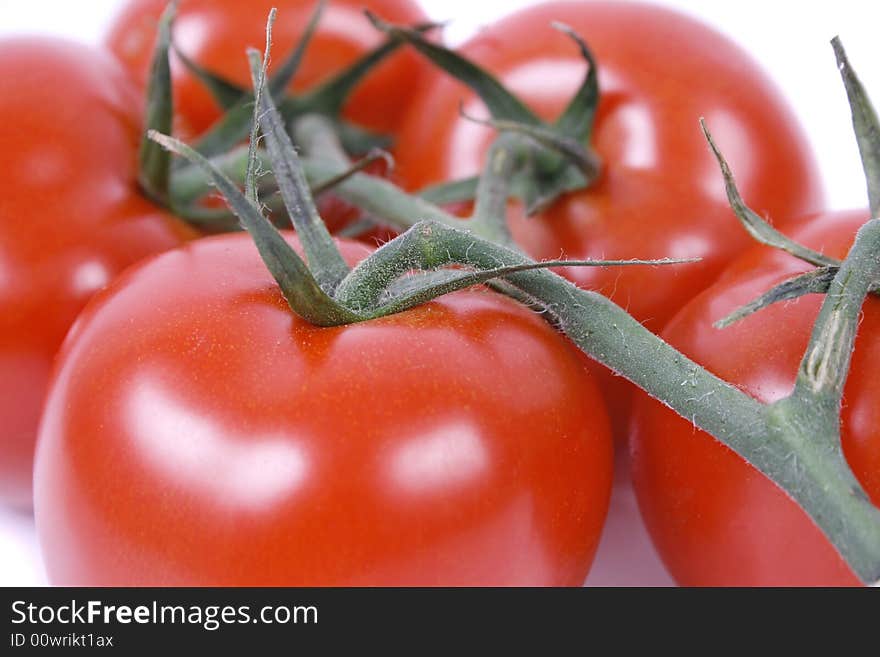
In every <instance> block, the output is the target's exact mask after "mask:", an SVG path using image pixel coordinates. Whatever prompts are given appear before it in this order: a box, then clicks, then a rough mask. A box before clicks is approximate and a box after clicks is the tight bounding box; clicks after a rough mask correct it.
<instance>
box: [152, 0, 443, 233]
mask: <svg viewBox="0 0 880 657" xmlns="http://www.w3.org/2000/svg"><path fill="white" fill-rule="evenodd" d="M176 5H177V3H176V2H172V3H170V4H169V5H168V6H167V7H166V9H165V11H164V12H163V14H162V18H161V19H160V23H159V31H158V37H157V41H156V46H155V48H154V53H153V60H152V65H151V73H150V76H149V80H148V87H147V112H146V119H145V129H144V132H143V138H142V141H141V151H140V168H139V176H138V181H139V184H140V186H141V188H142V190H143V191H144V193H145V194H146V195H147V196H148V197H149V198H151V199H152V200H154V201H155V202H157V203H159V204H160V205H163V206H164V207H167V208H169V209H171V210H172V211H173V212H174V213H175V214H177V215H178V216H180V217H182V218H184V219H186V220H187V221H189V222H190V223H193V224H194V225H196V226H198V227H200V228H203V229H205V230H208V231H211V232H219V231H224V232H225V231H229V230H236V229H237V227H238V223H237V219H236V218H235V216H234V215H232V214H230V213H229V212H228V211H226V210H218V209H214V208H207V207H205V206H203V205H200V204H199V203H198V201H199V200H200V195H199V194H193V193H192V190H193V186H192V185H190V186H189V187H187V186H185V185H184V186H181V185H177V184H175V179H176V178H178V177H183V178H185V179H186V178H189V179H193V178H194V177H197V175H198V174H197V172H196V171H195V170H194V169H197V168H196V167H193V166H192V163H189V162H186V161H185V160H174V159H173V158H172V155H173V154H172V153H171V152H170V151H168V150H167V149H165V148H163V147H162V146H160V145H159V144H158V143H156V142H155V141H153V140H152V139H150V138H149V136H148V133H149V131H151V130H152V131H155V132H157V133H160V134H171V127H172V119H173V112H174V106H173V94H172V81H171V71H170V63H169V61H170V58H169V56H170V52H171V51H172V50H173V51H174V52H175V54H176V55H177V56H178V58H179V59H180V61H181V62H182V63H183V65H184V66H185V67H186V68H187V69H188V70H189V71H190V72H191V73H192V74H193V75H194V76H195V77H196V78H197V79H198V80H199V81H200V82H201V83H202V84H204V85H205V87H206V88H207V89H208V90H209V91H210V92H211V94H212V96H213V97H214V99H215V100H216V101H217V103H218V104H219V105H220V107H221V108H222V109H223V110H224V114H223V115H222V116H221V117H220V118H219V119H218V120H217V122H216V123H215V124H214V125H213V126H212V127H211V128H210V129H209V130H208V131H207V132H206V133H205V134H204V135H202V136H201V137H200V138H199V140H198V142H197V143H196V144H195V145H194V148H195V149H196V150H197V151H198V152H199V153H200V154H202V155H204V156H205V157H209V158H215V157H216V158H221V159H225V161H226V162H228V163H230V164H231V166H230V167H226V168H225V171H226V173H227V175H230V176H232V177H233V178H234V179H236V180H239V181H243V174H244V170H243V168H242V167H241V166H240V163H239V162H238V161H237V160H236V157H235V155H234V154H235V153H236V152H240V151H237V149H236V147H237V146H238V145H239V144H240V143H241V142H242V141H244V140H246V138H247V136H248V132H249V131H250V130H251V127H252V125H253V117H252V114H253V111H252V108H253V103H254V96H253V93H252V92H251V91H250V90H248V89H243V88H241V87H239V86H237V85H236V84H234V83H232V82H230V81H229V80H226V79H225V78H223V77H222V76H220V75H218V74H215V73H213V72H211V71H209V70H207V69H205V68H203V67H201V66H199V64H198V63H196V62H194V61H193V60H192V59H191V58H189V57H187V56H186V55H185V54H184V53H182V52H181V51H180V49H179V48H177V47H176V46H175V44H174V40H173V34H172V29H173V22H174V17H175V11H176ZM325 6H326V0H321V1H320V2H318V3H317V5H316V7H315V10H314V12H313V13H312V15H311V18H310V20H309V23H308V25H307V27H306V29H305V31H304V33H303V36H302V38H301V39H300V41H299V42H298V43H297V45H296V47H295V48H294V49H293V51H292V52H291V53H290V54H289V55H288V56H287V57H286V58H285V59H284V61H283V62H282V63H281V65H280V66H279V68H278V70H277V72H276V73H275V74H273V75H272V76H271V78H269V79H267V81H266V87H267V93H270V94H271V95H272V96H273V98H275V99H276V102H277V106H278V112H279V113H280V115H281V117H282V120H283V123H284V124H285V125H287V124H290V123H291V122H293V121H294V120H296V119H297V118H298V117H301V116H304V115H320V116H323V117H326V118H327V120H328V121H330V122H331V124H332V125H333V128H334V131H335V132H336V134H337V135H338V136H339V139H340V140H341V142H342V143H343V145H344V147H345V149H346V151H347V152H348V153H351V154H353V155H365V157H366V158H367V159H366V161H365V162H363V163H362V164H361V165H360V166H366V165H367V164H368V163H369V162H371V161H374V160H376V159H378V157H379V154H378V153H379V151H381V150H382V148H383V147H385V146H387V145H388V144H389V143H390V139H389V138H388V137H387V136H385V135H380V134H374V133H372V132H370V131H368V130H366V129H364V128H361V127H359V126H357V125H354V124H352V123H350V122H348V121H346V120H345V119H343V118H342V117H341V112H342V108H343V106H344V104H345V103H346V101H347V99H348V97H349V96H350V95H351V93H352V92H353V91H354V90H355V88H356V87H357V85H358V84H359V83H360V82H361V81H362V80H363V79H364V77H365V76H366V75H367V74H368V73H369V72H370V71H371V70H373V69H374V68H375V67H376V66H377V65H378V64H380V63H381V62H382V61H383V60H385V59H386V58H387V57H388V56H389V55H391V54H392V53H393V52H394V51H395V50H397V49H398V48H399V47H400V46H401V45H402V44H403V41H402V40H401V39H399V38H397V37H389V38H388V39H386V40H385V42H384V43H382V44H381V45H379V46H377V47H376V48H374V49H373V50H371V51H369V52H368V53H366V54H365V55H363V56H362V57H361V58H359V59H358V60H356V61H355V62H353V63H352V64H350V65H349V66H348V67H346V68H345V69H343V70H342V71H340V72H339V73H337V74H336V75H334V76H333V77H331V78H330V79H329V80H327V81H325V82H323V83H321V84H320V85H318V86H317V87H315V88H313V89H311V90H308V91H307V92H305V93H302V94H297V95H293V94H290V93H287V91H286V89H287V87H288V86H289V84H290V82H291V81H292V79H293V78H294V76H295V75H296V73H297V71H298V69H299V66H300V63H301V61H302V59H303V55H304V54H305V52H306V50H307V48H308V46H309V44H310V42H311V40H312V37H313V35H314V33H315V30H316V28H317V26H318V23H319V21H320V19H321V16H322V14H323V11H324V8H325ZM435 27H437V25H436V24H435V23H422V24H418V25H414V26H413V27H412V28H411V29H412V30H413V31H414V32H416V33H419V34H421V33H425V32H428V31H430V30H432V29H434V28H435ZM382 157H383V158H384V157H385V156H382ZM220 166H221V167H223V164H222V163H221V164H220ZM181 188H183V189H186V190H187V191H188V192H189V193H186V194H182V195H181V194H178V191H179V190H180V189H181ZM200 191H201V192H202V193H204V186H203V185H202V187H201V190H200ZM270 209H271V210H275V211H276V212H275V214H278V213H279V212H280V211H283V209H284V208H283V206H280V205H278V204H277V203H276V204H275V205H274V206H271V207H270Z"/></svg>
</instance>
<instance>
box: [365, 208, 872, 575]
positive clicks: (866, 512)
mask: <svg viewBox="0 0 880 657" xmlns="http://www.w3.org/2000/svg"><path fill="white" fill-rule="evenodd" d="M878 225H880V222H878ZM872 234H873V233H872ZM420 235H425V231H424V229H423V230H422V231H421V233H420ZM418 237H419V235H414V236H413V239H417V238H418ZM427 237H429V238H430V241H429V242H427V243H426V244H424V245H422V246H421V247H420V248H411V249H410V250H409V253H410V254H418V255H421V256H422V261H421V263H420V266H422V267H425V268H433V267H439V266H442V265H444V264H452V263H463V264H467V265H470V266H473V267H476V268H480V269H488V268H498V267H508V266H515V265H518V264H526V263H528V262H530V260H529V259H528V258H526V257H525V256H523V255H522V254H520V253H518V252H516V251H514V250H512V249H508V248H505V247H502V246H500V245H497V244H494V243H492V242H489V241H487V240H483V239H480V238H478V237H476V236H474V235H473V234H468V233H465V232H463V231H459V230H450V229H444V227H442V226H440V225H437V226H435V227H433V230H432V231H430V232H429V233H428V234H427ZM877 239H878V240H880V237H878V238H877ZM871 241H872V246H873V245H874V240H873V239H872V240H871ZM865 249H866V251H867V247H865ZM408 264H409V265H411V266H412V265H414V264H415V263H412V262H410V263H408ZM854 266H855V265H854ZM505 278H506V280H507V281H509V282H510V283H512V284H514V285H516V286H517V287H518V288H519V289H521V290H522V291H523V292H525V293H526V294H528V295H529V296H530V297H532V298H534V299H538V300H540V301H541V302H542V304H543V306H544V308H545V309H546V311H547V312H548V313H550V314H551V315H552V317H553V318H554V319H555V324H556V325H557V326H558V327H559V328H560V329H561V330H562V331H563V332H564V333H565V334H566V335H567V336H568V337H569V338H570V339H571V340H572V341H573V342H574V343H575V344H576V345H577V346H578V347H580V348H581V349H582V350H583V351H584V352H585V353H587V354H589V355H590V356H591V357H592V358H594V359H595V360H598V361H599V362H601V363H602V364H604V365H605V366H607V367H608V368H609V369H611V370H612V371H614V372H616V373H617V374H619V375H621V376H624V377H625V378H627V379H629V380H630V381H632V382H633V383H635V384H636V385H638V386H639V387H640V388H642V389H643V390H645V391H646V392H647V393H648V394H650V395H651V396H653V397H655V398H657V399H659V400H662V401H663V403H665V404H667V405H668V406H670V407H671V408H672V409H673V410H675V411H676V412H677V413H679V414H680V415H681V416H683V417H684V418H686V419H688V420H690V421H691V422H693V424H694V425H695V426H697V427H699V428H701V429H703V430H704V431H707V432H709V433H710V434H712V435H713V436H715V438H716V439H718V440H719V441H720V442H721V443H723V444H725V445H727V446H728V447H730V448H731V449H733V450H734V451H735V452H737V453H738V454H739V455H740V456H742V457H743V458H744V459H745V460H746V461H748V462H749V463H751V464H752V465H753V466H754V467H755V468H756V469H757V470H759V471H760V472H762V473H763V474H764V475H766V476H767V477H768V478H769V479H770V480H772V481H773V482H775V483H776V484H777V485H778V486H780V487H781V488H782V489H783V490H785V491H786V492H787V493H788V494H789V495H790V496H791V497H792V498H793V499H794V500H795V501H796V502H797V503H798V504H799V505H800V506H801V508H803V509H804V510H805V511H806V513H807V514H808V515H809V516H810V517H811V518H812V519H813V521H814V522H815V523H816V524H817V525H818V526H819V527H820V528H821V529H822V530H823V531H824V532H825V534H826V536H827V537H828V538H829V540H830V541H831V543H832V544H833V545H834V546H835V547H836V548H837V550H838V551H839V552H840V553H841V555H842V556H843V557H844V558H845V559H846V560H847V562H848V563H849V564H850V567H851V568H852V569H853V571H854V572H855V573H856V574H857V575H858V576H859V577H860V578H861V579H862V581H864V582H867V583H875V582H878V581H880V510H878V509H877V508H876V507H875V506H873V505H872V504H871V502H870V500H869V499H868V497H867V495H866V494H865V492H864V490H863V489H862V487H861V486H860V484H859V482H858V480H857V479H856V478H855V477H854V476H853V474H852V471H851V470H850V469H849V467H848V465H847V464H846V461H845V459H844V458H843V454H842V451H841V449H840V443H839V441H835V440H832V439H831V437H832V436H833V435H835V433H834V432H832V433H831V434H829V433H828V432H829V428H828V427H823V426H817V425H816V423H815V422H813V421H812V420H813V415H814V414H813V412H812V411H811V409H810V408H809V405H807V404H802V403H798V402H797V400H796V399H795V398H792V399H790V400H786V402H784V403H779V404H774V405H771V406H766V405H764V404H761V403H760V402H758V401H756V400H755V399H753V398H752V397H750V396H749V395H747V394H745V393H744V392H742V391H741V390H740V389H739V388H737V387H735V386H732V385H730V384H729V383H727V382H725V381H723V380H721V379H719V378H718V377H716V376H714V375H713V374H711V373H710V372H708V371H707V370H705V369H704V368H703V367H701V366H700V365H698V364H697V363H695V362H694V361H692V360H690V359H689V358H687V357H686V356H684V355H682V354H681V353H679V352H678V351H676V350H675V349H674V348H673V347H671V346H670V345H669V344H667V343H666V342H664V341H663V340H662V339H661V338H659V337H658V336H656V335H654V334H653V333H651V332H650V331H648V330H647V329H645V328H644V327H643V326H642V325H641V324H640V323H639V322H637V321H636V320H635V319H633V318H632V317H631V316H630V315H629V314H628V313H627V312H626V311H625V310H623V309H622V308H620V307H619V306H617V305H615V304H614V303H613V302H612V301H610V300H609V299H607V298H606V297H604V296H602V295H600V294H598V293H596V292H591V291H588V290H582V289H580V288H578V287H576V286H575V285H573V284H572V283H570V282H568V281H566V280H565V279H563V278H561V277H560V276H558V275H556V274H554V273H552V272H549V271H546V270H537V271H527V272H521V273H515V274H510V275H508V276H506V277H505ZM362 284H363V282H362ZM377 284H382V282H381V281H377ZM866 291H867V288H866V287H865V286H863V285H862V286H859V287H858V289H857V290H854V291H853V292H854V294H855V295H856V296H857V295H858V294H859V293H861V294H862V296H864V293H866ZM835 417H836V416H835ZM817 433H821V434H822V435H823V436H825V437H826V439H825V440H818V439H817Z"/></svg>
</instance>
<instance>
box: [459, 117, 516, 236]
mask: <svg viewBox="0 0 880 657" xmlns="http://www.w3.org/2000/svg"><path fill="white" fill-rule="evenodd" d="M511 137H512V136H511V135H509V134H502V135H501V136H500V137H498V139H496V140H495V141H494V142H493V143H492V146H491V147H490V148H489V152H488V153H487V154H486V165H485V166H484V167H483V173H482V175H481V176H480V178H479V182H478V183H477V193H476V204H475V205H474V213H473V216H472V217H471V221H470V229H471V230H472V231H473V232H474V233H475V234H477V235H480V236H481V237H485V238H486V239H489V240H492V241H494V242H498V243H499V244H504V245H506V246H511V247H512V246H514V241H513V236H512V235H511V234H510V227H509V226H508V225H507V200H508V197H509V196H510V179H511V177H512V176H513V174H514V172H515V170H516V168H517V160H518V157H517V152H516V151H517V149H516V142H515V141H514V140H513V139H512V138H511Z"/></svg>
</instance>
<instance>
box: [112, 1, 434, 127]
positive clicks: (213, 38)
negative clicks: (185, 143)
mask: <svg viewBox="0 0 880 657" xmlns="http://www.w3.org/2000/svg"><path fill="white" fill-rule="evenodd" d="M167 4H168V3H167V1H166V0H129V2H127V3H126V4H125V5H124V7H123V9H122V11H121V12H120V13H119V15H118V16H117V17H116V19H115V20H114V22H113V24H112V26H111V28H110V31H109V32H108V34H107V38H106V42H107V45H108V47H109V48H110V50H111V51H112V52H114V53H115V54H116V56H117V57H118V58H119V59H120V60H121V61H122V62H123V64H124V66H125V67H126V68H127V69H128V70H129V72H130V73H131V74H132V76H133V77H134V78H135V79H136V80H137V81H138V82H139V83H140V85H141V86H142V87H144V86H145V85H146V79H147V74H148V72H149V67H150V59H151V56H152V49H153V44H154V42H155V38H156V24H157V21H158V19H159V16H160V15H161V13H162V11H163V10H164V8H165V6H166V5H167ZM272 7H277V9H278V17H277V20H276V22H275V26H274V29H273V32H272V41H273V53H274V56H273V58H274V59H275V61H276V62H277V61H280V60H281V59H282V58H284V57H286V56H287V54H288V53H290V52H291V51H292V50H293V48H294V47H295V45H296V43H297V42H298V41H299V39H300V36H301V35H302V32H303V29H304V28H305V26H306V24H307V23H308V21H309V18H310V17H311V15H312V12H313V11H314V9H315V2H303V1H302V0H286V1H284V0H282V1H279V0H250V1H248V2H243V1H242V0H184V1H183V2H181V3H180V7H179V9H178V12H177V20H176V21H175V24H174V40H175V43H176V45H177V46H178V47H179V48H180V49H181V50H182V51H183V52H184V53H186V55H187V56H188V57H190V58H191V59H192V60H193V61H195V62H197V63H198V64H200V65H201V66H203V67H205V68H207V69H208V70H210V71H212V72H214V73H218V74H220V75H222V76H223V77H225V78H226V79H228V80H230V81H232V82H235V83H236V84H239V85H241V86H243V87H246V88H250V85H251V78H250V73H249V69H248V63H247V58H246V57H245V49H246V48H247V47H248V46H254V47H262V45H263V44H264V43H265V39H266V37H265V30H266V17H267V15H268V14H269V10H270V9H271V8H272ZM365 8H366V9H371V10H373V11H374V12H376V13H377V14H379V15H380V16H382V17H384V18H386V19H388V20H390V21H394V22H398V23H405V24H412V23H417V22H421V21H424V20H425V15H424V14H423V13H422V11H421V9H419V7H418V6H417V5H416V4H414V3H413V2H412V1H411V0H334V2H330V3H328V5H327V8H326V10H325V11H324V15H323V18H322V20H321V22H320V23H319V25H318V29H317V30H316V32H315V35H314V38H313V40H312V42H311V44H310V46H309V49H308V50H307V52H306V55H305V57H304V58H303V61H302V64H301V66H300V69H299V71H298V72H297V74H296V76H295V78H294V80H293V83H292V87H293V89H298V90H305V89H311V88H314V87H315V85H317V84H319V83H320V82H322V81H323V80H325V79H327V78H328V77H329V76H330V75H332V74H334V73H336V72H339V71H341V70H342V69H343V68H344V67H346V66H347V65H349V64H351V63H352V62H354V61H355V60H357V59H358V58H359V57H360V56H361V55H363V54H365V53H366V52H368V51H369V50H372V49H373V48H375V47H376V46H378V45H380V44H381V43H382V39H383V37H382V35H381V34H380V33H379V32H378V31H377V30H376V29H375V28H374V27H373V26H372V25H370V23H369V21H367V19H366V17H365V16H363V10H364V9H365ZM426 70H427V65H426V64H425V63H424V62H423V61H421V60H420V58H419V57H418V56H416V55H415V54H414V53H412V52H410V51H409V50H408V49H400V50H399V51H398V52H396V53H394V54H392V55H391V56H390V57H388V59H387V60H386V61H384V62H382V63H381V64H380V65H379V66H378V67H376V68H375V69H374V70H373V71H371V72H370V73H369V75H368V76H367V77H366V78H365V79H364V81H363V83H362V84H360V85H359V86H358V88H357V89H356V90H355V92H354V93H353V95H352V97H351V98H350V100H349V102H348V103H347V106H346V109H345V116H346V117H347V118H349V119H350V120H352V121H354V122H355V123H357V124H358V125H360V126H362V127H365V128H369V129H372V130H376V131H379V132H383V133H392V132H396V131H397V128H398V123H399V122H400V121H401V118H402V116H403V112H404V110H405V109H406V107H407V105H408V103H409V98H410V96H411V94H412V93H413V89H414V87H416V88H417V87H418V81H419V80H420V78H422V77H423V72H424V71H426ZM172 75H173V78H174V94H175V109H176V114H177V115H178V119H179V124H178V126H177V127H178V128H179V130H180V134H182V135H184V136H185V137H194V136H197V135H199V134H201V133H202V132H203V131H204V130H205V129H206V128H208V126H210V125H211V123H213V122H214V121H215V120H216V119H217V118H218V117H219V116H220V109H219V108H218V106H217V104H216V103H215V102H214V100H213V99H212V97H211V95H210V94H209V93H208V92H207V90H206V89H205V88H204V86H203V85H202V84H201V83H200V82H199V81H198V80H197V79H196V78H195V77H193V76H192V75H191V74H190V73H189V72H188V71H187V70H186V69H185V68H184V66H183V65H182V64H181V63H180V61H179V60H177V59H176V58H173V59H172Z"/></svg>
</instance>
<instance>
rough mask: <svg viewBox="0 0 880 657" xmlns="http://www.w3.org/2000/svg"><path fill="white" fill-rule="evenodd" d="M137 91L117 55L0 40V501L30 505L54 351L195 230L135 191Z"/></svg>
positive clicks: (69, 46)
mask: <svg viewBox="0 0 880 657" xmlns="http://www.w3.org/2000/svg"><path fill="white" fill-rule="evenodd" d="M139 105H140V103H138V102H137V96H136V93H135V90H134V89H133V88H132V87H131V84H130V83H129V82H128V81H127V80H126V79H125V75H124V73H123V71H122V70H121V69H120V68H119V66H118V64H117V63H116V62H115V61H113V59H112V58H111V57H109V56H108V55H105V54H102V53H100V52H98V51H94V50H91V49H89V48H86V47H85V46H81V45H78V44H73V43H68V42H64V41H60V40H54V39H46V38H7V39H3V40H0V144H2V148H0V169H2V171H3V172H4V174H3V177H2V181H0V424H2V426H3V437H2V439H0V502H2V503H6V504H11V505H14V506H21V507H29V506H30V505H31V473H32V470H33V449H34V441H35V440H36V430H37V423H38V420H39V412H40V407H41V405H42V402H43V396H44V394H45V388H46V383H47V380H48V376H49V370H50V368H51V363H52V359H53V357H54V355H55V352H56V351H57V350H58V347H59V346H60V345H61V342H62V340H63V338H64V334H65V333H66V332H67V329H68V327H69V326H70V324H71V323H72V322H73V320H74V318H75V317H76V314H77V312H78V311H79V310H80V308H82V307H83V305H84V304H85V303H86V301H87V300H88V299H89V297H90V296H91V295H92V294H93V293H94V292H95V291H96V290H97V289H99V288H101V287H103V286H104V285H105V284H106V283H107V282H109V280H111V279H112V278H113V277H114V276H115V275H116V273H117V272H119V271H121V270H122V269H123V268H124V267H126V266H128V265H129V264H131V263H133V262H136V261H137V260H140V259H141V258H143V257H144V256H147V255H151V254H153V253H156V252H159V251H163V250H165V249H168V248H171V247H173V246H177V245H178V244H180V243H181V242H182V241H183V240H184V239H186V238H187V237H189V236H190V235H191V231H189V229H187V228H185V227H184V225H183V224H182V223H180V222H179V221H177V220H175V219H173V218H172V217H170V216H168V215H166V214H164V213H163V212H162V211H161V210H159V209H158V208H157V207H155V206H153V205H152V204H150V203H148V202H147V201H146V200H145V199H143V198H142V197H141V196H140V195H139V194H138V193H137V187H136V183H135V166H136V154H137V143H138V134H139V130H140V117H139V114H138V112H137V111H136V109H135V108H137V107H139Z"/></svg>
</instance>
